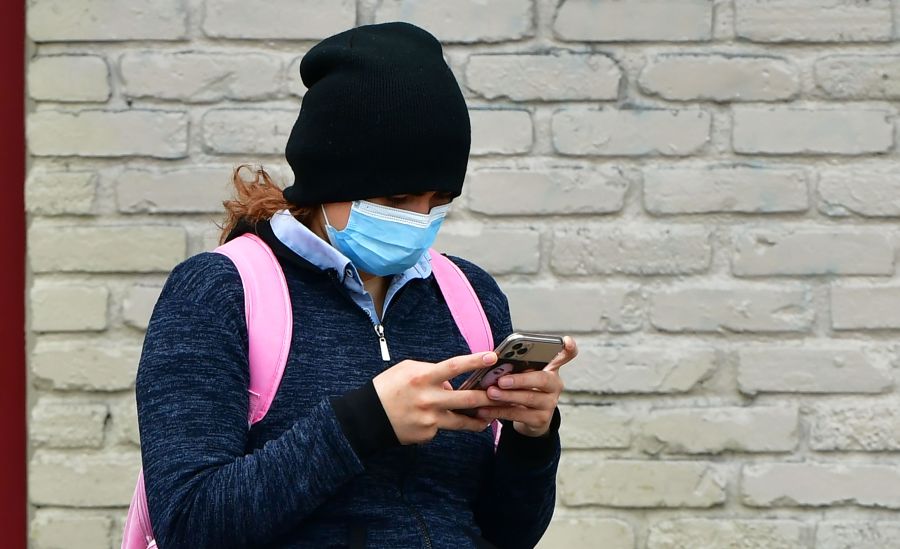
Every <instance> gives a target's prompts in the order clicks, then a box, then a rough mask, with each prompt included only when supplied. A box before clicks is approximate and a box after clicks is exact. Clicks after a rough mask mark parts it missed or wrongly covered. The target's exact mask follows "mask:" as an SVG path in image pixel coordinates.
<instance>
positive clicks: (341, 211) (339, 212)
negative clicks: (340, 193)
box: [325, 202, 351, 231]
mask: <svg viewBox="0 0 900 549" xmlns="http://www.w3.org/2000/svg"><path fill="white" fill-rule="evenodd" d="M350 205H351V203H350V202H332V203H331V204H325V213H326V214H327V215H328V223H329V224H330V225H331V226H332V227H334V228H335V229H337V230H339V231H343V230H344V229H346V228H347V220H348V219H350Z"/></svg>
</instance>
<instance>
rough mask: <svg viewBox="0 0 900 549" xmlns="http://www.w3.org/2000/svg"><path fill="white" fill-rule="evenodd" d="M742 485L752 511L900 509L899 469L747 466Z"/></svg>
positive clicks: (810, 464) (847, 465)
mask: <svg viewBox="0 0 900 549" xmlns="http://www.w3.org/2000/svg"><path fill="white" fill-rule="evenodd" d="M740 485H741V501H742V503H743V504H744V505H747V506H750V507H785V506H789V507H795V506H802V507H805V506H812V507H822V506H830V505H858V506H862V507H880V508H888V509H900V470H898V468H897V467H896V465H874V464H862V463H813V462H805V463H764V464H754V465H745V466H744V467H743V468H742V470H741V483H740Z"/></svg>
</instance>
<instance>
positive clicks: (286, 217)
mask: <svg viewBox="0 0 900 549" xmlns="http://www.w3.org/2000/svg"><path fill="white" fill-rule="evenodd" d="M269 223H270V225H271V227H272V232H273V233H275V237H276V238H278V240H280V241H281V242H282V243H283V244H284V245H285V246H287V247H288V248H290V249H291V251H293V252H294V253H295V254H297V255H299V256H300V257H302V258H303V259H305V260H307V261H309V262H310V263H312V264H313V265H315V266H316V267H318V268H320V269H322V270H323V271H327V270H329V269H334V270H336V271H337V273H338V280H339V281H340V283H341V285H343V286H344V287H345V288H347V290H349V291H350V292H351V297H353V301H354V302H356V303H357V304H358V305H359V306H360V307H362V308H363V309H364V310H366V312H368V313H369V316H370V317H372V320H373V322H376V323H378V316H377V314H376V313H375V305H374V303H373V302H372V298H371V296H369V294H368V292H366V290H365V288H364V287H363V283H362V278H361V277H360V276H359V271H358V270H357V269H356V266H355V265H353V263H352V262H351V261H350V260H349V259H347V256H345V255H344V254H342V253H341V252H340V251H338V250H337V249H336V248H335V247H333V246H332V245H331V244H329V243H328V242H325V241H324V240H322V239H321V238H319V236H318V235H317V234H316V233H314V232H312V231H311V230H310V229H309V228H308V227H307V226H306V225H304V224H303V223H300V222H299V221H297V219H296V218H295V217H294V216H293V215H291V213H290V212H289V211H288V210H282V211H280V212H278V213H276V214H275V215H273V216H272V219H271V220H270V222H269ZM430 275H431V255H430V254H429V253H428V252H427V251H426V252H425V254H424V255H423V256H422V257H421V258H419V261H418V262H417V263H416V264H415V265H413V266H412V267H410V268H409V269H407V270H405V271H403V272H402V273H400V274H398V275H395V276H394V277H393V278H392V279H391V283H390V285H389V286H388V292H387V296H386V297H385V301H384V310H385V311H386V310H387V308H388V305H389V304H390V302H391V299H392V298H393V297H394V295H396V294H397V292H398V291H399V290H400V288H402V287H403V286H404V285H406V283H407V282H409V281H410V280H415V279H417V278H428V277H429V276H430ZM363 297H364V299H363Z"/></svg>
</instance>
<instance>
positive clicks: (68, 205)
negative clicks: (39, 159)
mask: <svg viewBox="0 0 900 549" xmlns="http://www.w3.org/2000/svg"><path fill="white" fill-rule="evenodd" d="M96 193H97V174H95V173H93V172H54V171H46V170H40V169H33V170H31V171H30V172H29V173H28V179H27V180H26V181H25V204H26V208H27V210H28V212H29V213H33V214H37V215H89V214H92V213H93V212H94V197H95V196H96Z"/></svg>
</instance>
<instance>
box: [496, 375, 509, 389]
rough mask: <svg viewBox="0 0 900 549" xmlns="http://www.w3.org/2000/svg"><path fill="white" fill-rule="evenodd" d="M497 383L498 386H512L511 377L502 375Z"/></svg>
mask: <svg viewBox="0 0 900 549" xmlns="http://www.w3.org/2000/svg"><path fill="white" fill-rule="evenodd" d="M497 385H499V386H501V387H512V386H513V380H512V378H509V377H506V376H503V377H501V378H500V381H498V382H497Z"/></svg>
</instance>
